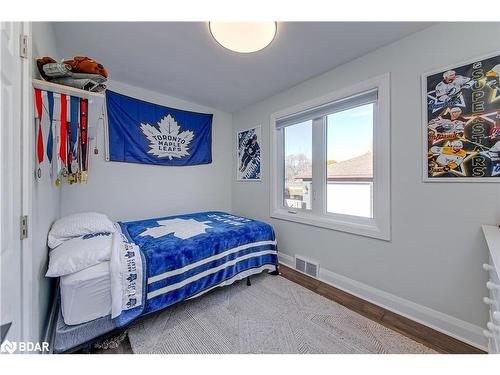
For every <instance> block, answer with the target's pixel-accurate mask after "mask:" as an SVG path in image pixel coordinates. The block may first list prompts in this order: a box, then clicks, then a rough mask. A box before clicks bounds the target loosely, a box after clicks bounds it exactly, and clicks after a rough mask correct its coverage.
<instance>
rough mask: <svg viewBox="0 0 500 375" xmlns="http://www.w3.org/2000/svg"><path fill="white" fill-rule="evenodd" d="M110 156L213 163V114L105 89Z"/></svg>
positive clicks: (157, 161) (170, 162)
mask: <svg viewBox="0 0 500 375" xmlns="http://www.w3.org/2000/svg"><path fill="white" fill-rule="evenodd" d="M106 108H107V118H108V133H109V159H110V160H112V161H123V162H129V163H143V164H158V165H176V166H183V165H195V164H208V163H211V162H212V118H213V115H212V114H205V113H196V112H188V111H182V110H179V109H174V108H169V107H163V106H160V105H158V104H153V103H148V102H145V101H142V100H139V99H134V98H131V97H129V96H125V95H122V94H118V93H116V92H113V91H109V90H108V91H106Z"/></svg>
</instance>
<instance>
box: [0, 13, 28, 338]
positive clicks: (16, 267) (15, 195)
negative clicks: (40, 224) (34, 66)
mask: <svg viewBox="0 0 500 375" xmlns="http://www.w3.org/2000/svg"><path fill="white" fill-rule="evenodd" d="M21 30H22V25H21V23H19V22H2V23H1V30H0V33H1V39H0V44H1V51H0V75H1V77H0V78H1V82H0V198H1V200H0V208H1V215H0V246H1V248H0V327H2V330H1V333H2V335H1V337H0V340H1V339H5V340H9V341H11V342H17V341H21V340H22V337H23V330H22V314H21V313H22V306H21V301H22V298H21V290H22V285H21V280H22V279H21V271H22V267H21V239H20V227H21V224H20V217H21V198H22V195H21V161H20V159H21V127H22V116H21V100H22V97H21V93H22V86H21V84H22V70H21V65H22V64H21V57H20V53H19V52H20V51H19V49H20V42H19V41H20V36H21Z"/></svg>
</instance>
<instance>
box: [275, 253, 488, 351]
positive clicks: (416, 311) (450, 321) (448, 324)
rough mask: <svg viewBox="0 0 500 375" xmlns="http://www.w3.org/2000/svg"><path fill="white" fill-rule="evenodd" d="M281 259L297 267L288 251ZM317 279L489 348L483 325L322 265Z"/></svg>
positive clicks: (481, 347) (471, 343)
mask: <svg viewBox="0 0 500 375" xmlns="http://www.w3.org/2000/svg"><path fill="white" fill-rule="evenodd" d="M279 261H280V263H283V264H284V265H286V266H289V267H290V268H295V260H294V257H292V256H290V255H288V254H284V253H279ZM317 279H318V280H320V281H322V282H324V283H327V284H329V285H332V286H334V287H336V288H338V289H341V290H343V291H345V292H347V293H350V294H352V295H354V296H356V297H359V298H362V299H364V300H365V301H368V302H371V303H373V304H375V305H377V306H380V307H383V308H385V309H387V310H390V311H392V312H394V313H396V314H399V315H402V316H404V317H406V318H408V319H411V320H413V321H415V322H417V323H420V324H423V325H425V326H427V327H430V328H432V329H435V330H436V331H439V332H441V333H444V334H446V335H448V336H451V337H453V338H456V339H457V340H460V341H463V342H465V343H467V344H470V345H472V346H475V347H476V348H479V349H481V350H484V351H488V347H487V340H486V338H485V337H484V336H483V328H481V327H479V326H476V325H474V324H471V323H468V322H466V321H463V320H460V319H458V318H455V317H453V316H451V315H447V314H444V313H442V312H439V311H436V310H433V309H430V308H428V307H425V306H422V305H419V304H417V303H415V302H412V301H409V300H406V299H404V298H401V297H398V296H395V295H394V294H391V293H387V292H384V291H383V290H380V289H377V288H374V287H372V286H370V285H367V284H363V283H361V282H359V281H356V280H353V279H350V278H348V277H345V276H342V275H339V274H337V273H335V272H332V271H329V270H327V269H325V268H323V267H320V271H319V277H318V278H317Z"/></svg>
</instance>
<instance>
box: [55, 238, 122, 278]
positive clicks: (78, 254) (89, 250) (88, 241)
mask: <svg viewBox="0 0 500 375" xmlns="http://www.w3.org/2000/svg"><path fill="white" fill-rule="evenodd" d="M112 243H113V234H112V233H109V232H105V233H92V234H85V235H83V236H80V237H76V238H73V239H71V240H68V241H65V242H64V243H62V244H61V245H60V246H58V247H56V248H55V249H54V250H51V251H50V253H49V269H48V271H47V273H46V274H45V276H48V277H59V276H65V275H69V274H72V273H75V272H78V271H81V270H83V269H85V268H88V267H91V266H94V265H96V264H99V263H102V262H106V261H109V260H110V259H111V246H112Z"/></svg>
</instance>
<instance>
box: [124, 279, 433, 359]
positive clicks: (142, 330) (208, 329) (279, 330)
mask: <svg viewBox="0 0 500 375" xmlns="http://www.w3.org/2000/svg"><path fill="white" fill-rule="evenodd" d="M129 339H130V344H131V346H132V350H133V352H134V353H138V354H139V353H140V354H153V353H158V354H184V353H185V354H193V353H200V354H201V353H204V354H218V353H287V354H289V353H435V352H434V351H433V350H431V349H429V348H427V347H425V346H423V345H421V344H419V343H417V342H415V341H413V340H411V339H409V338H407V337H405V336H403V335H401V334H399V333H397V332H395V331H392V330H390V329H388V328H386V327H384V326H382V325H380V324H378V323H375V322H374V321H372V320H370V319H367V318H365V317H363V316H361V315H359V314H357V313H355V312H353V311H351V310H349V309H347V308H345V307H343V306H341V305H339V304H338V303H336V302H333V301H331V300H328V299H326V298H324V297H322V296H320V295H318V294H316V293H313V292H311V291H309V290H307V289H305V288H304V287H301V286H300V285H297V284H295V283H293V282H291V281H289V280H287V279H285V278H283V277H280V276H279V277H277V276H271V275H268V274H265V273H264V274H261V275H258V276H252V286H250V287H248V286H247V285H246V284H245V281H244V280H243V281H240V282H238V283H236V284H233V285H230V286H227V287H224V288H217V289H215V290H213V291H212V292H210V293H208V294H206V295H203V296H201V297H198V298H196V299H194V300H190V301H185V302H183V303H180V304H178V305H176V306H173V307H170V308H167V309H166V310H164V311H161V312H159V313H156V314H153V315H152V316H151V317H149V318H147V319H145V320H143V321H141V322H139V323H137V324H136V325H134V326H132V327H131V328H130V330H129Z"/></svg>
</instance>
